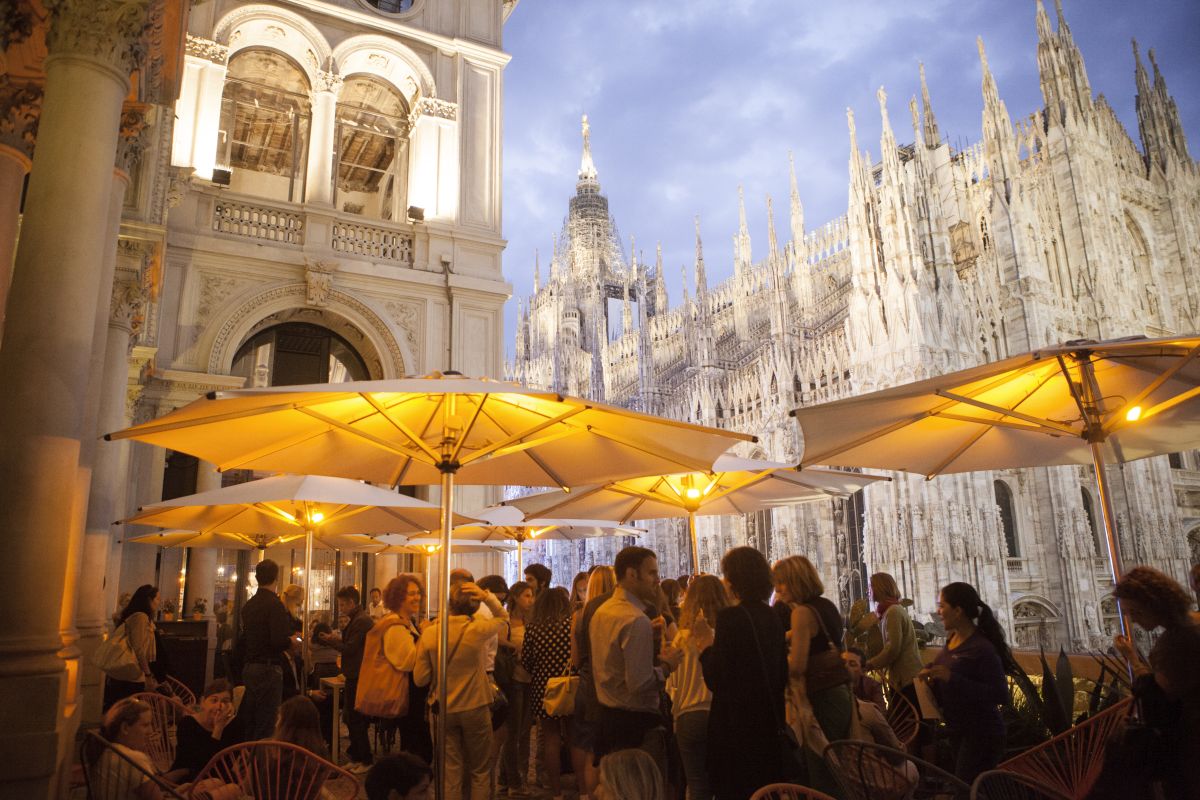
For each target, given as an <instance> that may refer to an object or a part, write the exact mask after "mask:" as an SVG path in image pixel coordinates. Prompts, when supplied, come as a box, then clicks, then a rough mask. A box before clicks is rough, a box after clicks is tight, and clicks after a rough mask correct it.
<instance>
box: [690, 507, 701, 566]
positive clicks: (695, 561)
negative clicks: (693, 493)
mask: <svg viewBox="0 0 1200 800" xmlns="http://www.w3.org/2000/svg"><path fill="white" fill-rule="evenodd" d="M688 537H689V538H690V539H691V540H692V574H693V575H699V574H700V544H699V543H698V542H697V541H696V512H695V511H689V512H688Z"/></svg>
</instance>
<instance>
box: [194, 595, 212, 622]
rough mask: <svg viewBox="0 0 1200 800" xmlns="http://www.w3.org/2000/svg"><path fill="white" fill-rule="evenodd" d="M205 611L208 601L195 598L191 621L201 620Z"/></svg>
mask: <svg viewBox="0 0 1200 800" xmlns="http://www.w3.org/2000/svg"><path fill="white" fill-rule="evenodd" d="M207 611H208V601H207V600H205V599H204V598H203V597H197V598H196V602H194V603H192V619H203V618H204V614H205V613H206V612H207Z"/></svg>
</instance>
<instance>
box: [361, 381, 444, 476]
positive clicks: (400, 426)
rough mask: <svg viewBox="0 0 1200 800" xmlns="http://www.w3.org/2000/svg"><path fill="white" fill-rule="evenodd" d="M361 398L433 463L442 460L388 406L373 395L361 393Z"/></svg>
mask: <svg viewBox="0 0 1200 800" xmlns="http://www.w3.org/2000/svg"><path fill="white" fill-rule="evenodd" d="M359 397H361V398H362V399H363V400H366V401H367V402H368V403H370V404H371V407H372V408H374V409H375V410H376V411H377V412H379V415H380V416H381V417H383V418H384V419H385V420H387V421H388V422H389V423H391V426H392V427H393V428H395V429H396V430H397V431H399V432H400V433H401V434H403V435H404V436H405V437H406V438H407V439H408V440H409V441H410V442H412V443H413V444H415V445H416V446H417V447H419V448H420V449H421V450H423V451H425V455H427V456H429V458H430V459H431V460H432V461H435V462H436V461H439V460H441V459H440V458H439V456H438V454H437V453H435V452H434V451H433V449H432V448H430V446H429V445H427V444H425V440H424V439H420V438H418V437H417V435H416V434H415V433H413V432H412V431H411V430H410V429H409V427H408V426H407V425H405V424H404V423H403V422H401V421H400V420H398V419H395V418H394V417H392V415H391V413H390V412H389V409H388V408H387V407H386V406H384V405H383V403H381V402H379V400H378V399H376V398H375V397H374V396H373V395H372V394H371V393H369V392H359Z"/></svg>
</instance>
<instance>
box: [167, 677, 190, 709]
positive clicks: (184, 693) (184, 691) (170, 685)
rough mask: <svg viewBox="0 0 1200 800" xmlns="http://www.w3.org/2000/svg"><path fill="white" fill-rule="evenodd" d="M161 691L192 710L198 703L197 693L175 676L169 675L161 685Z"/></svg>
mask: <svg viewBox="0 0 1200 800" xmlns="http://www.w3.org/2000/svg"><path fill="white" fill-rule="evenodd" d="M158 686H159V691H160V692H162V693H163V694H165V695H167V696H168V697H177V698H179V702H181V703H183V704H184V705H185V706H187V707H188V708H192V707H194V706H195V705H196V703H197V702H198V700H197V698H196V693H195V692H193V691H192V690H191V689H190V688H188V685H187V684H185V683H184V682H183V681H181V680H179V679H178V678H176V677H175V676H174V675H168V676H167V677H165V678H163V679H162V682H161V683H159V685H158Z"/></svg>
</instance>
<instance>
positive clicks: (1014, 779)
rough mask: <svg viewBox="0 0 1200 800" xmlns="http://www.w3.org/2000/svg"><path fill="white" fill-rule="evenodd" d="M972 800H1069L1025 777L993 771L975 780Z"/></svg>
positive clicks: (1000, 770) (1063, 795)
mask: <svg viewBox="0 0 1200 800" xmlns="http://www.w3.org/2000/svg"><path fill="white" fill-rule="evenodd" d="M971 800H1067V796H1066V795H1065V794H1060V793H1058V792H1056V791H1054V790H1053V789H1050V788H1048V787H1046V786H1043V785H1042V784H1041V783H1039V782H1038V781H1035V780H1033V779H1032V778H1027V777H1025V776H1024V775H1018V774H1017V773H1015V772H1008V771H1007V770H1003V769H993V770H989V771H988V772H984V773H981V774H980V775H979V777H978V778H976V779H975V783H973V784H972V785H971Z"/></svg>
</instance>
